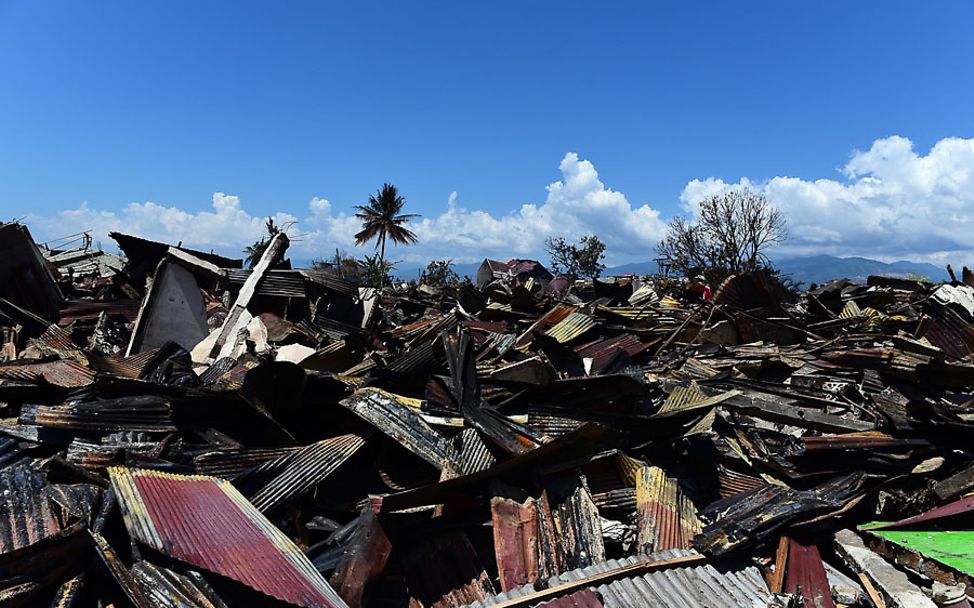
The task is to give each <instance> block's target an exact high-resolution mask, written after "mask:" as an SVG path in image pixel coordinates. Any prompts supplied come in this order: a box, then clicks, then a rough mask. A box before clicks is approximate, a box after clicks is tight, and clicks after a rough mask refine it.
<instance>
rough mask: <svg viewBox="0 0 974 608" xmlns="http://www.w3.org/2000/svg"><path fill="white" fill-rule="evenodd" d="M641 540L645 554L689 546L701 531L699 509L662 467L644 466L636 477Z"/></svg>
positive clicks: (638, 525)
mask: <svg viewBox="0 0 974 608" xmlns="http://www.w3.org/2000/svg"><path fill="white" fill-rule="evenodd" d="M636 520H637V527H638V529H637V543H638V547H639V550H640V551H641V552H644V553H656V552H659V551H664V550H667V549H689V548H690V540H691V539H692V538H693V537H694V536H695V535H696V534H698V533H699V532H700V529H701V525H700V520H699V519H698V518H697V510H696V508H695V507H694V506H693V503H692V502H690V499H689V498H688V497H687V496H686V495H685V494H684V493H683V491H682V490H681V489H680V485H679V483H677V480H676V479H673V478H668V477H667V476H666V472H665V471H663V469H661V468H659V467H642V468H641V469H640V471H639V474H638V475H637V476H636Z"/></svg>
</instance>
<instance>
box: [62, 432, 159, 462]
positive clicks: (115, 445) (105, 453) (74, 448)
mask: <svg viewBox="0 0 974 608" xmlns="http://www.w3.org/2000/svg"><path fill="white" fill-rule="evenodd" d="M161 449H162V446H161V445H160V443H159V442H158V441H153V440H151V439H149V438H147V437H145V436H144V435H143V434H142V433H119V434H118V435H117V436H111V437H106V438H104V439H102V442H101V443H94V442H91V441H86V440H84V439H79V438H77V437H76V438H74V439H73V440H72V441H71V444H70V445H68V453H67V459H68V462H73V463H76V464H78V465H80V466H82V467H84V468H86V469H89V470H99V469H104V468H105V467H106V466H108V465H109V464H110V463H112V461H113V460H114V459H115V458H116V457H117V456H118V455H119V454H120V453H123V452H124V453H128V454H141V455H146V456H148V455H157V452H159V451H161Z"/></svg>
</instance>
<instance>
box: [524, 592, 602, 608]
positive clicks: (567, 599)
mask: <svg viewBox="0 0 974 608" xmlns="http://www.w3.org/2000/svg"><path fill="white" fill-rule="evenodd" d="M602 606H603V604H602V602H601V601H599V596H597V595H595V592H594V591H592V590H591V589H582V590H581V591H576V592H575V593H572V594H570V595H565V596H562V597H559V598H557V599H554V600H551V601H548V602H545V603H543V604H538V608H602Z"/></svg>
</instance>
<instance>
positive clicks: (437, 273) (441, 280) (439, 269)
mask: <svg viewBox="0 0 974 608" xmlns="http://www.w3.org/2000/svg"><path fill="white" fill-rule="evenodd" d="M421 280H422V282H424V283H426V284H427V285H430V286H432V287H455V286H457V285H458V284H459V283H460V275H458V274H457V273H456V271H455V270H453V260H430V263H429V264H427V265H426V271H425V272H424V273H423V276H422V279H421Z"/></svg>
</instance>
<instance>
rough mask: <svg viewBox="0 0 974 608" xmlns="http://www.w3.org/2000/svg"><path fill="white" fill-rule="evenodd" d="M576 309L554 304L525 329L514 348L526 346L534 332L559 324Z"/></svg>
mask: <svg viewBox="0 0 974 608" xmlns="http://www.w3.org/2000/svg"><path fill="white" fill-rule="evenodd" d="M576 310H578V308H577V307H576V306H566V305H565V304H556V305H555V306H553V307H552V308H551V310H549V311H548V312H546V313H545V314H543V315H541V316H540V317H538V320H537V321H535V322H534V323H533V324H532V325H531V327H529V328H527V329H526V330H525V331H524V332H523V333H522V334H521V335H520V336H518V337H517V340H516V341H515V342H514V346H515V347H517V348H521V347H524V346H527V345H528V344H529V343H530V342H531V340H532V339H533V337H534V332H543V331H545V330H546V329H548V328H549V327H551V326H553V325H557V324H558V323H561V322H562V321H563V320H564V319H565V318H566V317H568V316H569V315H570V314H572V313H574V312H575V311H576Z"/></svg>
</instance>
